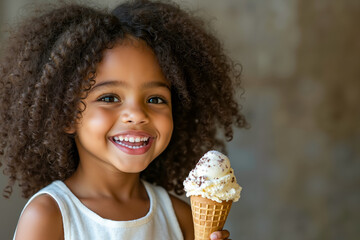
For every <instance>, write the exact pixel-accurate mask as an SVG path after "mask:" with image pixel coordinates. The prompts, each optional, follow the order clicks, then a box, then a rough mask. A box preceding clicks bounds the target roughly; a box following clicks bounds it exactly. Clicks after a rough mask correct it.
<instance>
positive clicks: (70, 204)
mask: <svg viewBox="0 0 360 240" xmlns="http://www.w3.org/2000/svg"><path fill="white" fill-rule="evenodd" d="M143 183H144V186H145V188H146V191H147V194H148V196H149V198H150V210H149V212H148V213H147V214H146V216H144V217H142V218H139V219H135V220H131V221H114V220H110V219H105V218H102V217H100V216H99V215H98V214H96V213H95V212H93V211H91V210H90V209H88V208H87V207H86V206H85V205H84V204H82V203H81V202H80V200H79V199H78V198H77V197H76V196H75V195H74V194H73V193H72V192H71V191H70V189H69V188H68V187H67V186H66V185H65V184H64V183H63V182H61V181H55V182H53V183H52V184H50V185H49V186H47V187H45V188H43V189H42V190H40V191H39V192H37V193H36V194H35V195H34V196H32V197H31V198H30V199H29V201H28V202H27V204H26V205H25V207H24V209H25V208H26V206H27V205H28V204H29V203H30V202H31V201H32V200H33V199H34V198H35V197H37V196H39V195H40V194H48V195H50V196H51V197H52V198H54V200H55V201H56V203H57V204H58V206H59V209H60V211H61V215H62V221H63V229H64V239H65V240H92V239H94V240H115V239H116V240H120V239H164V240H169V239H175V240H177V239H184V238H183V236H182V233H181V229H180V226H179V223H178V221H177V218H176V215H175V212H174V209H173V206H172V203H171V200H170V197H169V194H168V193H167V192H166V191H165V189H163V188H162V187H159V186H154V185H151V184H150V183H148V182H145V181H143ZM23 211H24V210H23ZM21 214H22V213H21ZM15 235H16V231H15ZM15 235H14V239H15Z"/></svg>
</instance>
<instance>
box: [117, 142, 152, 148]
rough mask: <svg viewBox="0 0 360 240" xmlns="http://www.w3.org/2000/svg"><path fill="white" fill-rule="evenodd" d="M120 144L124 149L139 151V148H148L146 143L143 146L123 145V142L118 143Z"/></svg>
mask: <svg viewBox="0 0 360 240" xmlns="http://www.w3.org/2000/svg"><path fill="white" fill-rule="evenodd" d="M117 143H118V144H120V145H121V146H124V147H127V148H131V149H139V148H143V147H145V146H146V143H144V144H143V145H141V146H129V145H126V144H125V143H122V142H117Z"/></svg>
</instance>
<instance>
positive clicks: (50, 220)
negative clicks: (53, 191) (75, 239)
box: [16, 194, 64, 240]
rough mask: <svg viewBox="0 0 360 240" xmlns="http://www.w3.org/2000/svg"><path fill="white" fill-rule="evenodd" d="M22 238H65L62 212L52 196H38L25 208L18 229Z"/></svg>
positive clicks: (17, 232)
mask: <svg viewBox="0 0 360 240" xmlns="http://www.w3.org/2000/svg"><path fill="white" fill-rule="evenodd" d="M21 239H27V240H31V239H37V240H42V239H55V240H56V239H64V236H63V227H62V217H61V212H60V209H59V207H58V205H57V203H56V202H55V200H54V199H53V198H52V197H51V196H49V195H47V194H43V195H40V196H37V197H36V198H34V199H33V200H32V201H31V202H30V203H29V205H28V206H27V207H26V208H25V210H24V212H23V214H22V215H21V217H20V219H19V223H18V227H17V231H16V240H21Z"/></svg>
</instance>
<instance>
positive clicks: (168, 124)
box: [158, 113, 174, 142]
mask: <svg viewBox="0 0 360 240" xmlns="http://www.w3.org/2000/svg"><path fill="white" fill-rule="evenodd" d="M158 126H159V128H160V129H161V132H162V134H163V135H164V136H166V139H167V141H168V142H170V139H171V135H172V132H173V128H174V123H173V118H172V114H171V113H168V114H164V115H162V117H161V118H159V121H158Z"/></svg>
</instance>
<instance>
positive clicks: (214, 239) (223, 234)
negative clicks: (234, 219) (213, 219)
mask: <svg viewBox="0 0 360 240" xmlns="http://www.w3.org/2000/svg"><path fill="white" fill-rule="evenodd" d="M229 236H230V233H229V231H228V230H221V231H216V232H213V233H212V234H211V235H210V239H211V240H221V239H227V240H230V239H228V237H229Z"/></svg>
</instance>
